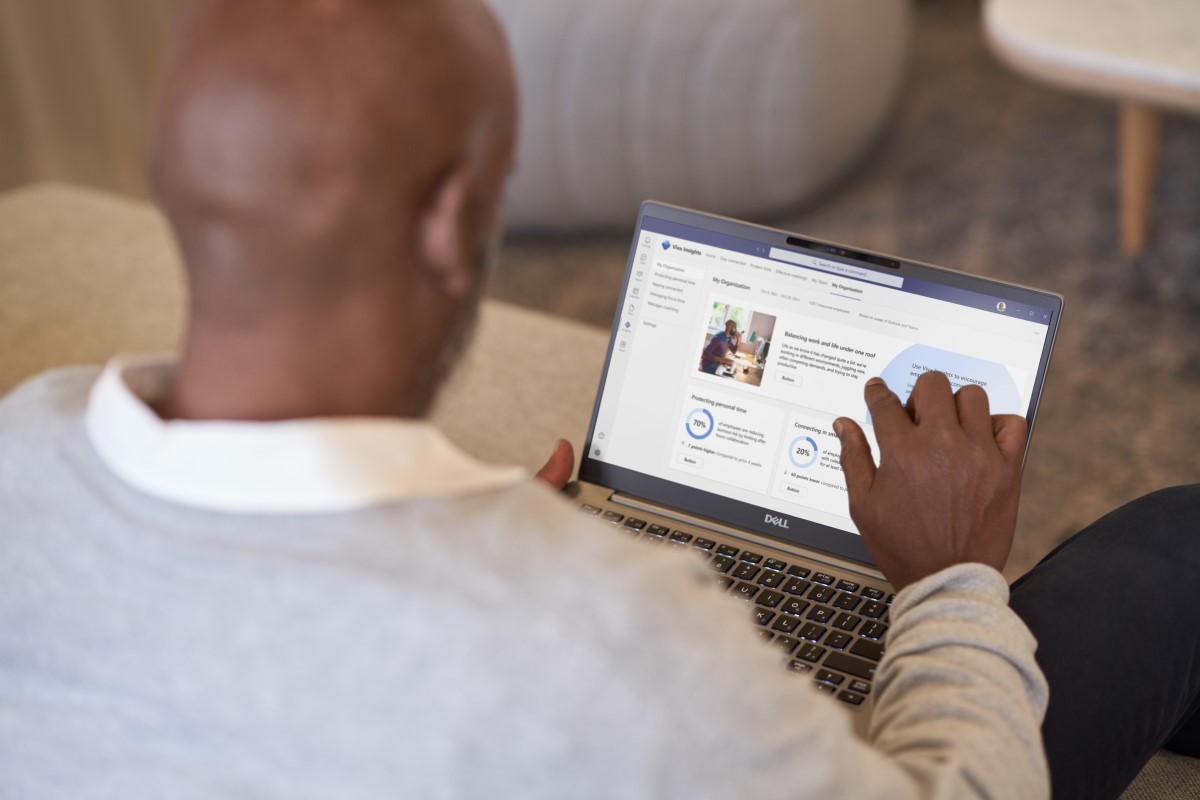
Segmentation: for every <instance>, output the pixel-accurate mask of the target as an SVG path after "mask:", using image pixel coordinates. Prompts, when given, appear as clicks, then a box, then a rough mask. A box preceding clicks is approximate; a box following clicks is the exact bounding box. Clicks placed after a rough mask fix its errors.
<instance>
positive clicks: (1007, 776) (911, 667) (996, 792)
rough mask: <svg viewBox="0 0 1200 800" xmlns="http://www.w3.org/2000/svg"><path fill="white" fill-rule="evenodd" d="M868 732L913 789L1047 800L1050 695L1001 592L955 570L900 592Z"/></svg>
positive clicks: (985, 570)
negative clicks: (1045, 734) (1045, 735)
mask: <svg viewBox="0 0 1200 800" xmlns="http://www.w3.org/2000/svg"><path fill="white" fill-rule="evenodd" d="M892 620H893V624H892V626H891V630H890V632H889V634H888V648H887V655H886V656H885V657H884V659H883V662H882V663H881V664H880V667H879V670H878V672H877V680H876V689H875V691H876V705H875V710H874V714H873V716H872V719H871V725H870V730H869V734H868V738H869V741H870V743H871V745H872V747H873V748H875V749H876V750H877V751H878V752H879V753H881V754H884V755H886V756H888V757H889V758H891V759H893V760H894V761H895V762H896V763H897V764H899V765H900V766H901V767H902V768H903V769H904V771H905V772H906V773H908V774H909V775H910V776H911V777H912V779H913V781H914V782H915V783H916V784H917V786H918V796H922V797H937V796H943V795H944V794H945V793H944V791H943V790H944V789H945V788H946V786H947V785H949V784H953V783H960V784H961V785H960V786H959V791H958V792H955V796H958V794H959V793H960V792H961V791H964V790H965V791H967V792H969V796H979V797H1020V798H1035V797H1046V796H1048V795H1049V772H1048V768H1047V765H1046V759H1045V755H1044V752H1043V749H1042V740H1041V721H1042V717H1043V716H1044V714H1045V710H1046V703H1047V699H1048V690H1047V686H1046V681H1045V678H1044V677H1043V676H1042V673H1041V671H1040V670H1039V669H1038V666H1037V663H1036V662H1035V661H1034V651H1035V649H1036V642H1035V640H1034V638H1033V635H1032V634H1031V633H1030V632H1029V629H1028V628H1026V627H1025V624H1024V623H1023V622H1022V621H1021V620H1020V618H1018V617H1017V615H1016V614H1015V613H1014V612H1013V611H1012V610H1011V609H1010V608H1009V607H1008V585H1007V584H1006V583H1005V581H1004V578H1003V577H1002V576H1001V575H1000V573H998V572H996V571H995V570H994V569H991V568H990V567H986V566H983V565H982V564H962V565H958V566H955V567H951V568H949V569H945V570H943V571H941V572H939V573H937V574H935V575H931V576H929V577H927V578H925V579H924V580H922V581H919V582H918V583H916V584H913V585H912V586H909V587H907V588H906V589H905V590H904V591H902V592H900V593H899V594H898V595H897V596H896V599H895V601H894V603H893V606H892Z"/></svg>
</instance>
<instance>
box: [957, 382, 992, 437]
mask: <svg viewBox="0 0 1200 800" xmlns="http://www.w3.org/2000/svg"><path fill="white" fill-rule="evenodd" d="M954 402H955V404H956V405H957V406H958V422H959V424H960V425H962V427H963V430H965V431H966V432H967V435H968V436H970V437H971V438H972V439H976V440H984V439H985V438H987V437H990V436H992V435H993V434H994V432H993V430H992V412H991V406H990V405H989V403H988V396H987V392H985V391H984V390H983V388H982V387H980V386H976V385H974V384H967V385H966V386H964V387H962V388H961V389H959V390H958V391H957V392H955V393H954Z"/></svg>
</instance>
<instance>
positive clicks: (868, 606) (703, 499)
mask: <svg viewBox="0 0 1200 800" xmlns="http://www.w3.org/2000/svg"><path fill="white" fill-rule="evenodd" d="M1062 305H1063V301H1062V298H1061V297H1060V296H1058V295H1055V294H1052V293H1049V292H1044V291H1039V290H1036V289H1031V288H1027V287H1023V286H1016V285H1013V284H1010V283H1004V282H1001V281H997V280H994V279H990V278H986V277H981V276H977V275H968V274H964V273H961V272H955V271H953V270H949V269H944V268H941V267H935V266H931V265H928V264H921V263H917V262H914V261H909V260H906V259H901V258H897V257H895V256H888V255H883V254H880V253H873V252H869V251H866V250H862V249H859V248H855V247H851V246H847V245H843V244H837V243H834V242H827V241H821V240H818V239H814V238H812V237H809V236H801V235H798V234H792V233H787V232H785V231H780V230H774V229H771V228H765V227H761V226H758V225H752V224H749V223H746V222H739V221H737V220H732V219H727V218H724V217H718V216H714V215H711V214H705V213H701V212H698V211H692V210H689V209H685V208H679V207H676V206H671V205H666V204H663V203H656V202H647V203H645V204H643V206H642V208H641V212H640V214H639V217H638V221H637V228H636V233H635V235H634V238H633V244H632V246H631V248H630V252H629V260H628V264H627V265H626V269H625V277H624V281H623V283H622V286H621V294H620V300H619V302H618V303H617V309H616V313H615V315H614V318H613V327H612V336H611V339H610V341H609V347H608V355H607V357H606V359H605V364H604V370H603V373H602V377H601V380H600V386H599V390H598V391H597V394H596V402H595V406H594V409H593V411H592V419H591V424H590V427H589V429H588V433H587V440H586V446H585V450H584V453H583V458H582V462H581V465H580V470H579V480H578V481H577V482H576V483H574V484H572V485H571V486H570V487H568V493H569V494H570V496H572V497H573V498H574V500H575V502H576V503H577V504H578V506H579V509H580V511H581V513H584V514H587V515H591V516H595V517H597V518H598V519H600V520H603V521H605V522H607V523H609V524H611V525H612V526H613V527H614V529H615V530H616V531H619V532H620V533H623V534H626V535H628V536H631V537H635V538H637V539H639V540H642V541H644V542H646V543H647V544H648V545H650V546H658V547H672V548H679V549H684V550H688V551H690V552H692V553H694V554H696V555H697V556H699V557H701V558H704V559H705V560H706V561H707V562H708V564H709V565H710V566H711V568H712V571H713V576H714V581H715V582H716V583H717V584H718V585H719V586H720V587H721V588H722V589H723V590H724V591H727V592H729V593H730V594H732V595H734V596H736V597H738V598H741V599H742V600H744V601H745V602H746V604H747V606H748V609H749V612H750V613H749V614H748V617H749V618H750V620H751V621H752V622H753V623H754V624H756V625H757V626H758V631H759V634H760V636H761V637H762V638H763V639H764V640H766V641H767V643H768V646H771V647H774V648H776V649H777V651H778V652H779V654H780V657H781V659H782V661H783V664H784V666H785V668H786V669H788V670H790V671H792V672H793V673H795V674H796V675H797V676H798V677H799V678H800V679H806V680H811V681H813V682H814V683H815V684H816V686H817V687H818V688H819V689H820V690H821V691H823V692H826V693H828V694H830V695H833V696H834V697H836V698H838V699H839V700H841V701H842V703H843V704H844V705H845V707H846V708H847V709H850V710H852V711H854V712H856V713H855V722H856V727H857V728H858V729H859V730H860V731H861V730H863V729H865V720H866V718H867V717H868V715H869V709H870V707H871V700H872V683H873V679H874V675H875V668H876V665H877V664H878V663H879V660H880V659H881V658H882V657H883V654H884V653H885V652H886V648H887V628H888V624H889V607H890V604H891V602H892V599H893V596H894V593H893V589H892V587H891V586H889V584H888V582H887V581H886V579H885V578H884V577H883V575H882V573H880V572H879V570H878V569H877V568H876V566H875V564H874V562H873V561H872V559H871V556H870V554H869V553H868V552H867V549H866V547H865V546H864V544H863V542H862V539H861V537H860V536H859V534H858V532H857V530H856V529H855V526H854V523H853V522H852V521H851V519H850V514H849V504H848V499H847V494H846V485H845V481H844V479H843V476H842V472H841V467H840V465H839V450H840V448H839V444H838V439H837V437H836V436H835V435H834V433H833V430H832V428H831V427H830V426H831V425H832V423H833V421H834V419H836V418H837V417H839V416H848V417H851V418H854V419H856V420H857V421H859V423H860V424H861V425H862V426H863V429H864V431H865V432H866V434H867V438H868V439H869V440H870V442H871V446H872V450H873V452H874V453H875V454H876V457H878V446H877V443H876V441H875V439H874V436H873V429H872V427H871V424H870V422H871V421H870V417H869V414H868V412H867V408H866V406H865V403H864V401H863V385H864V383H865V382H866V380H867V379H868V378H870V377H872V376H874V375H879V376H882V377H883V378H884V379H885V380H886V381H887V383H888V386H889V387H891V389H892V390H893V391H895V392H896V393H897V394H898V395H899V396H900V399H901V401H902V402H904V401H906V400H907V398H908V394H909V392H910V391H911V389H912V385H913V382H914V381H915V380H916V378H917V376H918V375H920V374H921V373H922V372H925V371H927V370H938V371H941V372H944V373H946V375H947V376H948V377H949V378H950V381H951V383H952V385H953V386H954V387H955V388H956V389H957V388H958V387H960V386H962V385H965V384H967V383H975V384H977V385H980V386H982V387H983V388H984V390H985V391H986V392H987V394H988V397H989V400H990V404H991V408H992V412H993V413H1013V414H1021V415H1022V416H1024V417H1025V418H1026V419H1027V420H1028V422H1029V429H1030V431H1032V430H1033V423H1034V419H1035V417H1036V414H1037V408H1038V401H1039V399H1040V397H1041V393H1042V387H1043V384H1044V381H1045V378H1046V369H1047V367H1048V365H1049V363H1050V355H1051V352H1052V351H1053V348H1054V338H1055V334H1056V332H1057V330H1058V325H1059V320H1060V318H1061V314H1062ZM1026 453H1028V442H1026Z"/></svg>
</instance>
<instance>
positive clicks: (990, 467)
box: [833, 372, 1026, 590]
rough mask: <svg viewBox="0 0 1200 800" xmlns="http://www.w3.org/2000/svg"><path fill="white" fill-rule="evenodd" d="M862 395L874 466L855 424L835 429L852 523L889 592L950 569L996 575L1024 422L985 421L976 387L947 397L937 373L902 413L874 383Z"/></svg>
mask: <svg viewBox="0 0 1200 800" xmlns="http://www.w3.org/2000/svg"><path fill="white" fill-rule="evenodd" d="M864 395H865V397H866V401H867V408H868V409H869V410H870V412H871V420H872V422H873V423H874V425H875V436H876V439H878V441H879V456H880V464H879V467H878V468H876V466H875V463H874V461H872V459H871V448H870V445H869V444H868V443H867V439H866V436H864V435H863V431H862V428H860V427H859V426H858V424H857V423H855V422H854V421H853V420H850V419H846V418H845V417H843V418H840V419H838V420H836V421H835V422H834V423H833V428H834V431H835V432H836V433H837V435H838V438H839V439H841V443H842V471H843V472H844V473H845V476H846V486H847V488H848V489H849V492H850V516H851V517H852V518H853V519H854V524H855V525H857V526H858V530H859V532H860V533H861V534H862V537H863V541H864V543H865V544H866V545H867V549H868V550H870V551H871V555H872V556H874V558H875V563H876V564H878V565H879V569H880V570H881V571H882V572H883V574H884V575H885V576H886V577H887V578H888V580H890V581H891V582H892V584H893V585H895V587H896V589H897V590H899V589H902V588H904V587H905V586H908V585H909V584H911V583H915V582H916V581H919V580H920V579H921V578H924V577H926V576H927V575H932V574H933V573H935V572H937V571H939V570H941V569H944V568H946V567H949V566H952V565H954V564H961V563H965V562H979V563H983V564H987V565H988V566H991V567H994V568H996V569H1001V568H1002V567H1003V566H1004V562H1005V561H1007V560H1008V553H1009V550H1010V549H1011V548H1012V540H1013V535H1014V533H1015V532H1016V526H1017V503H1018V500H1019V499H1020V494H1021V457H1022V453H1023V452H1024V449H1025V435H1026V425H1025V420H1024V419H1022V418H1021V417H1017V416H1012V415H1008V414H1004V415H997V416H992V415H991V414H990V413H989V409H988V398H987V394H986V393H985V392H984V391H983V389H981V388H980V387H978V386H964V387H963V388H961V389H959V390H958V393H957V394H955V393H953V392H952V391H951V388H950V381H949V380H947V378H946V376H945V375H943V374H942V373H940V372H926V373H925V374H923V375H921V377H919V378H918V379H917V382H916V385H915V386H914V387H913V391H912V395H911V396H910V397H909V400H908V407H907V409H906V408H905V407H904V406H901V405H900V400H899V399H898V398H897V397H896V395H895V394H894V393H893V392H892V391H891V390H890V389H888V387H887V384H885V383H884V382H883V380H882V379H881V378H872V379H871V380H869V381H867V386H866V389H865V390H864Z"/></svg>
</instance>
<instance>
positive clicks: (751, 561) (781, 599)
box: [579, 503, 895, 706]
mask: <svg viewBox="0 0 1200 800" xmlns="http://www.w3.org/2000/svg"><path fill="white" fill-rule="evenodd" d="M579 510H580V512H581V513H584V514H587V515H590V516H594V517H597V518H599V519H601V520H603V521H605V522H608V523H610V524H611V525H613V526H614V527H616V528H617V529H618V530H620V531H622V532H624V533H626V534H628V535H630V536H632V537H634V538H637V539H640V540H642V541H644V542H646V543H647V544H650V545H655V546H659V547H678V548H687V549H691V550H693V551H695V552H697V553H698V554H699V555H701V556H702V557H704V558H705V559H706V560H707V561H708V565H709V566H710V567H711V568H712V569H713V571H714V577H715V580H716V582H717V585H718V586H719V587H720V588H721V589H722V590H723V591H726V592H728V593H730V594H732V595H733V596H734V597H738V598H740V599H741V600H744V601H745V602H746V603H747V605H749V606H750V607H751V609H752V611H753V616H752V619H753V620H754V621H755V622H756V623H757V625H758V634H759V636H761V637H762V638H763V639H764V640H765V641H767V642H769V643H770V644H771V646H772V647H775V648H776V649H777V650H779V652H780V653H781V654H782V656H783V659H784V664H785V665H786V668H787V669H788V670H790V671H791V672H793V673H795V674H797V675H807V676H810V677H811V678H812V679H813V681H814V682H815V683H816V685H817V688H818V689H820V690H821V691H822V692H825V693H826V694H831V695H834V696H836V697H837V698H838V699H839V700H841V701H842V702H844V703H847V704H849V705H852V706H859V705H862V703H863V701H864V700H865V699H866V698H867V696H868V695H869V694H870V693H871V684H872V681H873V680H874V678H875V667H876V666H877V665H878V663H879V660H880V659H881V658H883V653H884V639H885V636H886V634H887V629H888V611H889V608H890V607H891V604H892V599H893V598H894V597H895V595H894V594H891V593H890V592H888V591H886V590H884V589H882V588H880V587H878V586H870V585H868V584H863V583H861V582H860V581H856V580H851V579H849V578H844V577H841V576H839V575H834V574H831V573H828V572H822V571H816V570H813V569H810V568H808V567H805V566H802V565H800V564H792V563H789V562H787V561H785V560H782V559H779V558H773V557H767V556H765V555H764V554H762V553H758V552H755V551H754V550H748V549H742V548H740V547H738V546H735V545H733V544H728V543H722V542H718V541H716V540H714V539H708V538H705V537H704V536H701V535H699V534H696V533H692V532H689V531H684V530H676V529H672V528H669V527H667V526H664V525H660V524H657V523H650V522H647V521H646V520H642V519H637V518H636V517H631V516H626V515H625V514H623V513H621V512H619V511H614V510H611V509H609V510H605V509H602V508H598V507H597V506H594V505H590V504H587V503H585V504H583V505H581V506H580V508H579Z"/></svg>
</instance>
